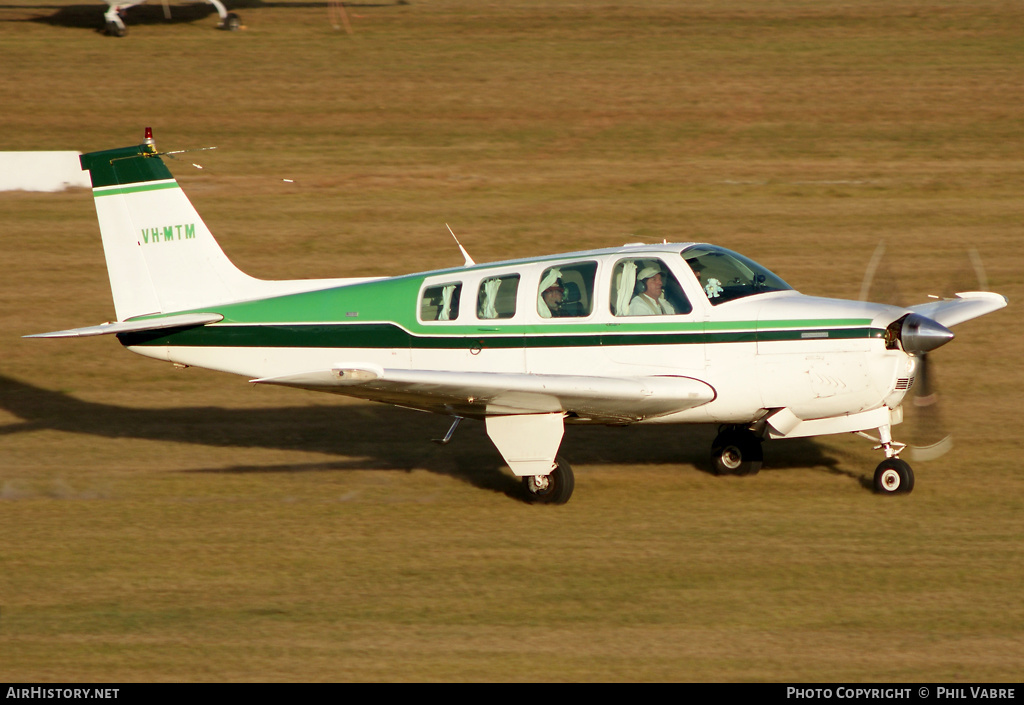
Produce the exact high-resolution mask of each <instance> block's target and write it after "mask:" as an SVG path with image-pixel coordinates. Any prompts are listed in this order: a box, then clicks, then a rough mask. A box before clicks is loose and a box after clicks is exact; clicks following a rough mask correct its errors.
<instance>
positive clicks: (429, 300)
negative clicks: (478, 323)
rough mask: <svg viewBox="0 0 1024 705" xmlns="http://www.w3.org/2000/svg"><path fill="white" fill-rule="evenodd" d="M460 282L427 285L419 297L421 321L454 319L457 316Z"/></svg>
mask: <svg viewBox="0 0 1024 705" xmlns="http://www.w3.org/2000/svg"><path fill="white" fill-rule="evenodd" d="M461 297H462V282H451V283H449V284H439V285H437V286H429V287H427V288H426V289H424V290H423V296H421V297H420V320H421V321H454V320H456V319H458V317H459V300H460V299H461Z"/></svg>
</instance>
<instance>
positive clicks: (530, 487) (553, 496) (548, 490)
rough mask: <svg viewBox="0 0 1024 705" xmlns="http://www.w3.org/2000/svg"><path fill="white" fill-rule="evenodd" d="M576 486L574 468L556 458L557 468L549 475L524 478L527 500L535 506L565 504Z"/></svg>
mask: <svg viewBox="0 0 1024 705" xmlns="http://www.w3.org/2000/svg"><path fill="white" fill-rule="evenodd" d="M575 484H576V479H575V477H574V476H573V474H572V468H571V467H570V466H569V463H567V462H565V460H564V459H562V458H555V468H554V470H552V471H551V472H550V473H548V474H547V475H526V476H525V477H523V489H525V490H526V498H527V499H528V500H529V501H530V502H533V503H535V504H565V503H566V502H568V501H569V498H570V497H572V490H573V487H574V486H575Z"/></svg>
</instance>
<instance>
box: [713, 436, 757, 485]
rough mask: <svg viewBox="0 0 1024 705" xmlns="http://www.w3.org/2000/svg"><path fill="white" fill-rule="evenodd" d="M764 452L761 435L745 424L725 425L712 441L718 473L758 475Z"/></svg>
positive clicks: (715, 468) (715, 467)
mask: <svg viewBox="0 0 1024 705" xmlns="http://www.w3.org/2000/svg"><path fill="white" fill-rule="evenodd" d="M763 459H764V453H763V451H762V449H761V437H760V436H758V435H757V434H756V433H754V432H753V431H751V430H750V429H749V428H745V427H743V426H723V427H721V428H720V429H719V431H718V435H717V436H715V440H714V441H712V443H711V463H712V467H713V468H714V471H715V474H716V475H756V474H757V471H758V470H760V469H761V462H762V460H763Z"/></svg>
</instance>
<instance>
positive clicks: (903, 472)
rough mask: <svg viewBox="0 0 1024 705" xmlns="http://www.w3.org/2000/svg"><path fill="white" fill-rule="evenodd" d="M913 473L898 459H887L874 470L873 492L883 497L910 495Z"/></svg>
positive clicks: (912, 487)
mask: <svg viewBox="0 0 1024 705" xmlns="http://www.w3.org/2000/svg"><path fill="white" fill-rule="evenodd" d="M913 489H914V471H913V470H912V469H911V468H910V466H909V465H907V463H906V462H904V461H902V460H900V459H899V458H887V459H886V460H883V461H882V462H880V463H879V464H878V467H877V468H875V492H877V493H878V494H884V495H893V494H910V492H911V491H912V490H913Z"/></svg>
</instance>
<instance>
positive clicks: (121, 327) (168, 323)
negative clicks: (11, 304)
mask: <svg viewBox="0 0 1024 705" xmlns="http://www.w3.org/2000/svg"><path fill="white" fill-rule="evenodd" d="M223 320H224V316H222V315H220V314H219V313H182V314H179V315H176V316H165V317H163V318H147V319H145V320H141V321H121V322H119V323H101V324H99V325H98V326H87V327H85V328H69V329H68V330H56V331H53V332H52V333H36V334H35V335H26V336H23V337H25V338H91V337H93V336H95V335H117V334H118V333H138V332H139V331H144V330H162V329H164V328H188V327H191V326H205V325H206V324H208V323H217V322H218V321H223Z"/></svg>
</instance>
